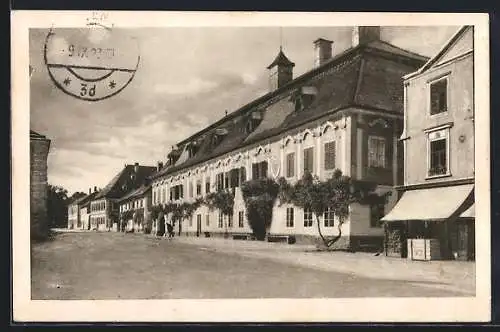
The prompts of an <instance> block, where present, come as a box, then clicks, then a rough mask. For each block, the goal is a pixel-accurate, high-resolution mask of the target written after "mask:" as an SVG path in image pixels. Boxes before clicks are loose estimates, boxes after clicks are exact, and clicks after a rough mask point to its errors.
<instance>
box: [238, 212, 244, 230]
mask: <svg viewBox="0 0 500 332" xmlns="http://www.w3.org/2000/svg"><path fill="white" fill-rule="evenodd" d="M238 227H239V228H243V227H244V214H243V211H239V212H238Z"/></svg>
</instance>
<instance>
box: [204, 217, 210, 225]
mask: <svg viewBox="0 0 500 332" xmlns="http://www.w3.org/2000/svg"><path fill="white" fill-rule="evenodd" d="M205 223H206V225H207V227H209V226H210V215H209V214H207V215H206V216H205Z"/></svg>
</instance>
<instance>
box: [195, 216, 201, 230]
mask: <svg viewBox="0 0 500 332" xmlns="http://www.w3.org/2000/svg"><path fill="white" fill-rule="evenodd" d="M196 227H201V214H198V215H197V216H196Z"/></svg>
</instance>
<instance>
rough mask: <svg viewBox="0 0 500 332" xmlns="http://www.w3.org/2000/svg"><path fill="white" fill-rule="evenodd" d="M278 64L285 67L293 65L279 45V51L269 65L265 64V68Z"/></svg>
mask: <svg viewBox="0 0 500 332" xmlns="http://www.w3.org/2000/svg"><path fill="white" fill-rule="evenodd" d="M279 65H281V66H285V67H294V66H295V63H293V62H292V61H290V59H288V58H287V57H286V55H285V53H283V50H282V49H281V47H280V51H279V53H278V55H277V56H276V58H274V61H273V62H272V63H271V64H270V65H269V66H267V69H271V68H273V67H274V66H279Z"/></svg>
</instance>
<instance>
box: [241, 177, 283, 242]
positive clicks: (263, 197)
mask: <svg viewBox="0 0 500 332" xmlns="http://www.w3.org/2000/svg"><path fill="white" fill-rule="evenodd" d="M285 181H286V180H285ZM241 192H242V194H243V200H244V202H245V207H246V214H247V220H248V223H249V225H250V228H252V232H253V235H254V236H255V238H256V239H257V240H261V241H262V240H264V239H265V237H266V234H267V231H268V230H269V228H270V227H271V222H272V219H273V207H274V203H275V202H276V198H277V197H278V194H279V192H280V185H279V184H278V183H277V182H276V181H274V180H273V179H270V178H265V179H258V180H250V181H247V182H245V183H243V185H242V186H241Z"/></svg>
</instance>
